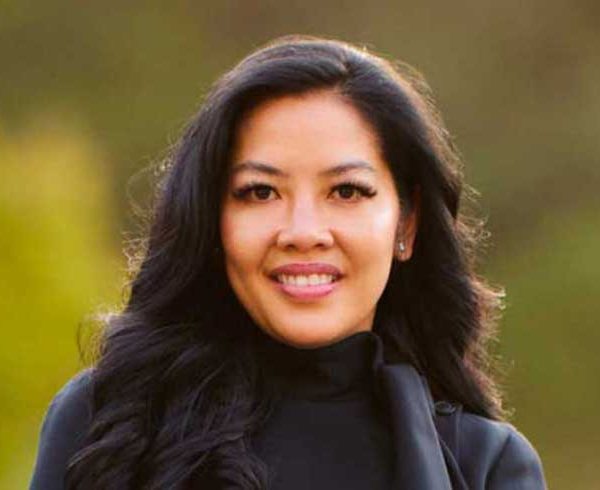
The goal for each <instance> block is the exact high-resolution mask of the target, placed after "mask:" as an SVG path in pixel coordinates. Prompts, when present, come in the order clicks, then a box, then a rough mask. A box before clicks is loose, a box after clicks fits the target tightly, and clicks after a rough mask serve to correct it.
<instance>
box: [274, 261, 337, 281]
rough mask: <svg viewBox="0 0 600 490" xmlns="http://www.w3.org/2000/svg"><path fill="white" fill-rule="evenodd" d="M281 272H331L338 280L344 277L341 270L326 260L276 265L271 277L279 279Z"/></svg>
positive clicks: (302, 273)
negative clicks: (325, 261)
mask: <svg viewBox="0 0 600 490" xmlns="http://www.w3.org/2000/svg"><path fill="white" fill-rule="evenodd" d="M279 274H287V275H291V276H295V275H306V276H308V275H310V274H330V275H332V276H333V277H334V278H335V280H336V281H337V280H338V279H340V278H341V277H342V273H341V271H340V270H339V269H338V268H337V267H335V266H334V265H331V264H326V263H324V262H297V263H292V264H285V265H281V266H279V267H276V268H275V269H273V270H272V271H271V273H270V274H269V277H271V279H277V276H278V275H279Z"/></svg>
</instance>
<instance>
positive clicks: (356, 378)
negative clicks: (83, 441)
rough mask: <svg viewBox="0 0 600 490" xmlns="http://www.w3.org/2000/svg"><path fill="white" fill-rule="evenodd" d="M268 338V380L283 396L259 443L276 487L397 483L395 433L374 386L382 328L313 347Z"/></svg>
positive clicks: (372, 489) (263, 349) (263, 350)
mask: <svg viewBox="0 0 600 490" xmlns="http://www.w3.org/2000/svg"><path fill="white" fill-rule="evenodd" d="M263 340H264V342H261V344H260V347H259V349H260V355H261V358H262V361H263V362H264V366H265V371H266V372H267V376H268V382H271V383H272V386H273V387H274V388H275V390H276V393H278V394H279V395H280V396H279V398H278V401H277V403H276V405H275V409H274V411H273V413H272V414H271V416H270V417H269V418H268V420H267V422H266V424H265V425H264V426H263V427H262V428H261V429H260V430H259V431H258V432H257V433H256V434H255V435H254V437H253V439H252V443H253V446H254V448H255V451H256V452H257V454H258V455H259V456H260V457H261V459H262V460H263V461H265V462H266V463H267V465H268V468H269V471H270V481H271V485H270V488H271V489H272V490H283V489H285V490H296V489H302V490H305V489H311V490H320V489H327V490H332V489H337V488H343V489H346V490H353V489H365V490H366V489H369V490H377V489H387V488H390V486H391V475H392V464H393V445H392V438H391V435H390V429H389V427H388V423H387V420H386V417H385V412H384V409H383V406H382V405H381V404H380V402H379V398H378V396H377V387H376V386H375V372H376V369H377V368H378V366H379V365H380V364H381V363H382V362H383V361H382V352H383V351H382V343H381V339H380V338H379V337H378V335H377V334H375V333H374V332H371V331H368V332H359V333H356V334H353V335H351V336H349V337H346V338H344V339H342V340H340V341H338V342H336V343H334V344H330V345H327V346H324V347H318V348H312V349H301V348H296V347H293V346H290V345H287V344H284V343H282V342H279V341H277V340H275V339H272V338H270V337H268V336H267V335H266V334H265V337H264V339H263Z"/></svg>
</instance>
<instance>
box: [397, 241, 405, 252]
mask: <svg viewBox="0 0 600 490" xmlns="http://www.w3.org/2000/svg"><path fill="white" fill-rule="evenodd" d="M398 250H399V251H400V253H404V251H405V250H406V247H405V246H404V242H400V243H399V244H398Z"/></svg>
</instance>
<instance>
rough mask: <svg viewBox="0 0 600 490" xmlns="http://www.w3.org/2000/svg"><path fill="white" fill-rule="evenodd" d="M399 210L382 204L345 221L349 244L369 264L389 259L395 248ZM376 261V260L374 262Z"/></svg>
mask: <svg viewBox="0 0 600 490" xmlns="http://www.w3.org/2000/svg"><path fill="white" fill-rule="evenodd" d="M397 226H398V212H397V210H396V209H395V208H394V207H393V206H381V207H378V208H377V209H372V210H370V212H368V213H365V214H364V215H360V216H353V217H350V218H349V219H348V220H347V222H346V223H345V226H344V228H345V230H346V233H345V234H346V236H348V237H349V240H348V246H349V247H352V248H354V249H355V252H356V254H358V255H360V256H361V257H362V259H363V260H364V261H369V264H367V265H369V266H371V267H372V266H373V265H375V264H377V263H381V264H383V263H384V262H386V261H388V259H389V258H390V256H391V255H392V254H393V250H394V248H393V247H394V238H395V234H396V229H397ZM373 261H374V262H373Z"/></svg>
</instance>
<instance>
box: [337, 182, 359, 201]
mask: <svg viewBox="0 0 600 490" xmlns="http://www.w3.org/2000/svg"><path fill="white" fill-rule="evenodd" d="M337 191H338V194H339V196H340V197H341V198H342V199H350V198H352V197H354V193H355V192H356V191H357V189H356V187H354V186H352V185H348V184H343V185H340V186H338V187H337Z"/></svg>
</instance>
